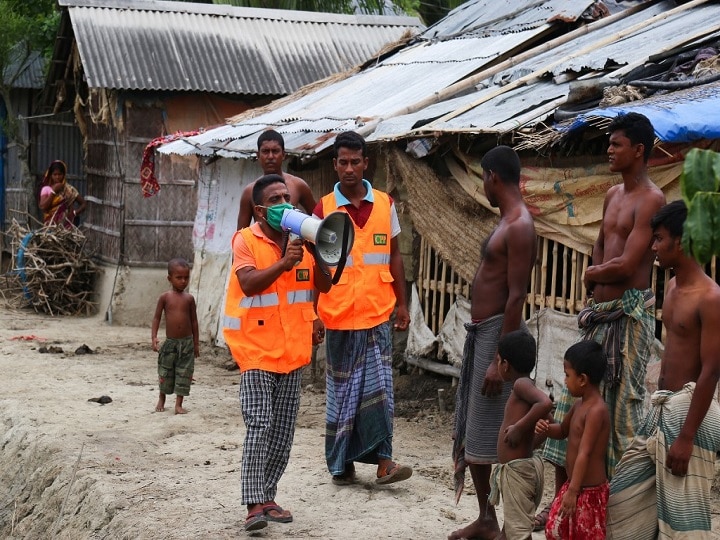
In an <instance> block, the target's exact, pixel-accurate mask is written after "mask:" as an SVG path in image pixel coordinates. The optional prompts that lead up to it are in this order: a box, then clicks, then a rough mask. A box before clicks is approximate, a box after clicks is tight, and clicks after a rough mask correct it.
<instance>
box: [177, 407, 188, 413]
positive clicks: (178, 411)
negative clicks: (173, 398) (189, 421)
mask: <svg viewBox="0 0 720 540" xmlns="http://www.w3.org/2000/svg"><path fill="white" fill-rule="evenodd" d="M187 413H188V410H187V409H183V408H182V407H180V406H178V407H175V414H187Z"/></svg>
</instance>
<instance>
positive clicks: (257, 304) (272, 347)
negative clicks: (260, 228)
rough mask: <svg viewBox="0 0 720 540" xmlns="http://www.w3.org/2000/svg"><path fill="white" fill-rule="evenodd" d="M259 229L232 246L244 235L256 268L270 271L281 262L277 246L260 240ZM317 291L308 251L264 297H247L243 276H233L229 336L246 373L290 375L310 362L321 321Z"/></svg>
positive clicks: (228, 308)
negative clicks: (316, 308) (314, 334)
mask: <svg viewBox="0 0 720 540" xmlns="http://www.w3.org/2000/svg"><path fill="white" fill-rule="evenodd" d="M253 228H254V227H247V228H244V229H242V230H239V231H237V232H236V233H235V234H234V235H233V239H232V243H233V245H234V244H235V240H236V238H237V237H238V235H242V237H243V239H244V240H245V242H246V244H247V245H248V247H249V248H250V251H251V252H252V254H253V255H254V257H255V263H256V265H255V268H257V269H263V268H268V267H269V266H271V265H273V264H275V263H276V262H277V261H279V260H280V257H279V255H278V253H277V251H276V248H275V247H273V246H274V245H275V244H274V243H273V242H272V241H271V240H270V239H268V238H266V237H264V236H263V237H258V236H256V235H255V233H254V232H253ZM313 292H314V288H313V269H312V256H311V255H310V254H309V253H308V252H307V251H305V254H304V256H303V260H302V261H300V263H299V264H297V265H296V266H294V267H293V269H292V270H290V271H289V272H283V274H282V275H281V276H280V277H279V278H278V279H277V280H275V282H274V283H273V284H272V285H270V286H269V287H268V288H267V289H265V290H264V291H262V292H261V293H260V294H256V295H253V296H246V295H245V293H244V292H243V291H242V288H241V287H240V282H239V281H238V279H237V276H236V275H232V276H230V283H229V285H228V290H227V299H226V300H225V316H224V318H223V336H224V337H225V343H227V345H228V347H230V353H231V354H232V357H233V359H234V360H235V362H236V363H237V365H238V366H239V367H240V371H241V372H242V371H247V370H249V369H262V370H263V371H270V372H272V373H290V372H291V371H294V370H296V369H298V368H299V367H302V366H304V365H307V364H309V363H310V356H311V354H312V326H313V320H315V319H316V317H315V311H314V309H313Z"/></svg>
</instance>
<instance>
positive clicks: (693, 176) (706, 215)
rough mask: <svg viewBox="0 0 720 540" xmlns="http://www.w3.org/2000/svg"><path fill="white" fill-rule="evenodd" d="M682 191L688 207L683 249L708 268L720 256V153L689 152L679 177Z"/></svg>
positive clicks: (705, 151)
mask: <svg viewBox="0 0 720 540" xmlns="http://www.w3.org/2000/svg"><path fill="white" fill-rule="evenodd" d="M680 191H681V194H682V198H683V199H684V200H685V204H686V205H687V207H688V216H687V220H686V221H685V227H684V230H683V238H682V243H683V248H684V249H685V251H686V252H687V253H691V254H692V256H693V257H694V258H695V260H697V261H698V262H699V263H701V264H705V263H707V262H709V261H710V259H712V257H713V255H720V193H719V191H720V153H718V152H714V151H712V150H700V149H699V148H693V149H692V150H690V151H689V152H688V153H687V155H686V156H685V163H684V165H683V172H682V174H681V175H680Z"/></svg>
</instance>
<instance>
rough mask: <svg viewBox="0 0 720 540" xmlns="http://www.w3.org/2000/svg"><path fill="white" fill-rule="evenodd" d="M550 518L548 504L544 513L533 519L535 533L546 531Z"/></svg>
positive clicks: (543, 510)
mask: <svg viewBox="0 0 720 540" xmlns="http://www.w3.org/2000/svg"><path fill="white" fill-rule="evenodd" d="M549 517H550V505H549V504H548V505H547V506H546V507H545V508H543V509H542V511H541V512H540V513H539V514H537V515H536V516H535V517H534V518H533V532H538V531H544V530H545V525H546V524H547V521H548V518H549Z"/></svg>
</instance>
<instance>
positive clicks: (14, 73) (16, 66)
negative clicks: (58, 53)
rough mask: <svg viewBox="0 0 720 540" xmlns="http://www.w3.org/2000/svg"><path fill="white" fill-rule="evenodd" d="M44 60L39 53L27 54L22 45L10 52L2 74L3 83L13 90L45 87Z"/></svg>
mask: <svg viewBox="0 0 720 540" xmlns="http://www.w3.org/2000/svg"><path fill="white" fill-rule="evenodd" d="M44 68H45V60H44V59H43V58H42V56H40V53H39V52H27V51H26V50H25V47H24V46H23V45H18V46H16V47H15V48H14V49H13V50H12V51H11V52H10V64H9V65H8V66H7V68H6V69H5V72H4V73H3V80H4V81H5V83H7V82H11V83H12V87H13V88H34V89H39V88H42V87H43V86H44V85H45V73H44Z"/></svg>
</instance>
